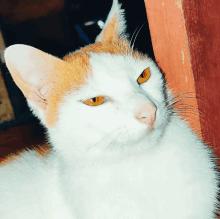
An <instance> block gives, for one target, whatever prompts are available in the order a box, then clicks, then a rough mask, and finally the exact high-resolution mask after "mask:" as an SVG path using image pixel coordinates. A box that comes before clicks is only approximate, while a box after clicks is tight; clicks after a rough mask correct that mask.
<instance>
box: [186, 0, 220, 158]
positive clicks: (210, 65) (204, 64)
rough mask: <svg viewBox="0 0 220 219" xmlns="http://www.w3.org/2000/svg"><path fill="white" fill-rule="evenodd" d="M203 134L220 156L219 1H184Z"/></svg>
mask: <svg viewBox="0 0 220 219" xmlns="http://www.w3.org/2000/svg"><path fill="white" fill-rule="evenodd" d="M183 10H184V17H185V21H186V22H185V24H186V31H187V36H188V41H189V49H190V54H191V65H192V70H193V74H194V81H195V87H196V92H197V95H198V106H199V110H200V112H201V116H200V123H201V130H202V134H203V138H204V140H205V141H206V142H208V143H210V144H211V145H213V147H214V148H215V150H216V153H217V155H218V157H220V146H219V145H220V1H219V0H212V1H210V0H193V1H192V0H191V1H183Z"/></svg>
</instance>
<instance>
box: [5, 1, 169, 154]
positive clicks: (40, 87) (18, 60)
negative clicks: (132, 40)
mask: <svg viewBox="0 0 220 219" xmlns="http://www.w3.org/2000/svg"><path fill="white" fill-rule="evenodd" d="M5 60H6V65H7V67H8V69H9V70H10V73H11V75H12V77H13V79H14V81H15V83H16V84H17V85H18V87H19V88H20V89H21V90H22V92H23V94H24V95H25V97H26V98H27V101H28V104H29V106H30V108H31V109H32V110H33V113H34V114H35V115H36V116H38V118H39V119H40V120H41V122H42V124H44V125H45V126H46V128H47V130H48V133H49V138H50V141H51V143H52V145H53V146H54V147H55V148H56V149H57V150H59V151H61V153H63V154H64V155H65V156H69V157H71V156H74V155H77V156H80V155H82V156H83V155H85V154H87V155H88V156H89V154H90V155H91V154H92V155H94V156H100V154H103V153H105V154H111V153H113V154H115V153H117V154H119V153H122V152H127V151H133V152H135V151H141V150H142V149H147V148H149V147H151V146H152V145H155V143H156V142H157V141H158V140H159V139H160V136H161V134H162V133H163V130H164V128H165V126H166V123H167V121H168V110H167V108H166V98H167V91H166V86H165V81H164V77H163V75H162V73H161V72H160V70H159V68H158V67H157V65H156V64H155V63H154V62H153V61H152V60H151V59H150V58H148V57H147V56H144V55H142V54H140V53H138V52H135V51H133V50H132V48H131V47H130V45H129V42H128V40H127V39H126V34H125V20H124V16H123V11H122V9H121V8H120V5H119V4H118V2H117V0H114V1H113V5H112V9H111V11H110V13H109V15H108V18H107V21H106V24H105V26H104V28H103V30H102V31H101V33H100V34H99V36H98V37H97V39H96V42H95V43H94V44H92V45H89V46H86V47H84V48H81V49H80V50H78V51H76V52H74V53H70V54H69V55H67V56H65V57H64V59H63V60H61V59H59V58H56V57H54V56H52V55H49V54H47V53H44V52H42V51H40V50H38V49H35V48H33V47H30V46H26V45H13V46H10V47H9V48H7V49H6V51H5ZM134 145H135V147H134ZM107 152H108V153H107ZM118 152H119V153H118ZM133 152H132V153H133Z"/></svg>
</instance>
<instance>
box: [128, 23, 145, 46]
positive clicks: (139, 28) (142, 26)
mask: <svg viewBox="0 0 220 219" xmlns="http://www.w3.org/2000/svg"><path fill="white" fill-rule="evenodd" d="M146 22H147V21H145V22H144V23H143V24H142V25H141V27H140V28H139V30H138V31H137V33H136V36H135V38H134V41H133V44H132V46H131V48H132V50H133V49H134V44H135V41H136V39H137V36H138V34H139V32H140V31H141V29H142V27H143V26H144V25H145V24H146Z"/></svg>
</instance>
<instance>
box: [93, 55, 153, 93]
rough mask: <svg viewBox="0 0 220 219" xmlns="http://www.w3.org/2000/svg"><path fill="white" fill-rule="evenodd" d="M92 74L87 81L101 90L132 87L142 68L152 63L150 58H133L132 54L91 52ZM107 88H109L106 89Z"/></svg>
mask: <svg viewBox="0 0 220 219" xmlns="http://www.w3.org/2000/svg"><path fill="white" fill-rule="evenodd" d="M89 62H90V66H91V71H92V74H91V76H90V77H89V83H90V84H91V86H93V87H97V86H98V87H99V89H101V90H106V91H107V90H111V91H114V90H116V89H123V87H124V88H127V89H129V88H132V87H133V83H134V82H136V80H137V78H138V77H139V75H140V74H141V73H142V72H143V70H144V69H145V68H147V67H149V66H151V65H152V63H151V61H150V59H147V57H146V58H145V59H138V58H134V57H133V56H132V54H129V55H120V54H113V55H112V54H109V53H103V54H96V53H91V57H90V60H89ZM108 88H109V89H108Z"/></svg>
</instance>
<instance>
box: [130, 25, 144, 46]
mask: <svg viewBox="0 0 220 219" xmlns="http://www.w3.org/2000/svg"><path fill="white" fill-rule="evenodd" d="M143 22H146V21H142V22H141V23H140V24H139V25H138V26H137V28H136V29H135V31H134V32H133V34H132V36H131V40H130V45H129V46H130V47H131V43H132V40H133V37H134V35H135V34H136V32H137V30H138V29H139V28H140V26H141V25H143V24H142V23H143Z"/></svg>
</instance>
